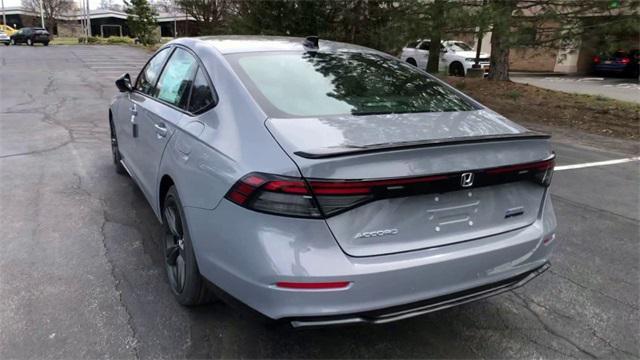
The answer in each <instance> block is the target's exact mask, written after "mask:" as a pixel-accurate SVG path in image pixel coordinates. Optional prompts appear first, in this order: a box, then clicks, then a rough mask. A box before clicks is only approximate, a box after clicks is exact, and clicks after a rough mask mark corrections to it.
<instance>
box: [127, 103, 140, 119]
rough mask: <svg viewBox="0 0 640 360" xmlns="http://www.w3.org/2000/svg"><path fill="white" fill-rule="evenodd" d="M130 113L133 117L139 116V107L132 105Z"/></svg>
mask: <svg viewBox="0 0 640 360" xmlns="http://www.w3.org/2000/svg"><path fill="white" fill-rule="evenodd" d="M129 111H130V112H131V116H136V115H138V107H137V106H136V104H133V105H131V107H130V108H129Z"/></svg>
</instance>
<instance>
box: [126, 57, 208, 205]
mask: <svg viewBox="0 0 640 360" xmlns="http://www.w3.org/2000/svg"><path fill="white" fill-rule="evenodd" d="M197 68H198V62H197V61H196V59H195V57H194V56H193V55H192V54H191V53H190V52H189V51H188V50H186V49H184V48H182V47H177V48H176V49H175V50H174V51H173V53H172V54H171V56H170V57H169V60H168V61H167V62H166V64H165V66H164V68H163V70H162V73H161V74H160V77H159V79H158V81H157V83H156V86H155V87H154V89H153V91H152V94H151V96H148V95H139V96H136V97H132V100H133V103H134V105H135V106H136V108H137V112H138V114H137V116H136V123H137V125H138V138H137V139H136V151H135V152H134V153H133V154H132V161H133V162H134V163H135V166H136V172H137V176H138V180H139V182H140V186H141V187H142V188H143V190H144V192H145V193H146V194H147V196H148V198H149V200H150V201H153V198H154V195H155V189H156V181H157V172H158V167H159V166H160V160H161V159H162V153H163V152H164V148H165V146H166V145H167V143H168V141H169V139H170V138H171V136H172V135H173V134H174V132H175V130H176V128H177V127H178V126H180V123H181V121H182V120H183V118H184V117H186V116H187V115H186V111H187V105H188V100H189V95H190V93H191V85H192V83H193V78H194V76H195V73H196V70H197Z"/></svg>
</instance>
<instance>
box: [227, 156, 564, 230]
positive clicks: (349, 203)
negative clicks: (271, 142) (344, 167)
mask: <svg viewBox="0 0 640 360" xmlns="http://www.w3.org/2000/svg"><path fill="white" fill-rule="evenodd" d="M554 165H555V162H554V158H553V157H552V158H549V159H546V160H543V161H536V162H532V163H525V164H517V165H509V166H502V167H496V168H489V169H480V170H471V171H464V172H455V173H446V174H438V175H430V176H419V177H410V178H395V179H380V180H333V179H308V180H304V179H300V178H294V177H286V176H279V175H269V174H263V173H251V174H248V175H246V176H244V177H243V178H242V179H240V180H238V182H236V183H235V184H234V185H233V186H232V187H231V189H230V190H229V191H228V192H227V194H226V195H225V198H227V199H228V200H230V201H233V202H234V203H236V204H238V205H240V206H243V207H245V208H248V209H252V210H256V211H261V212H265V213H270V214H276V215H284V216H296V217H305V218H325V217H330V216H333V215H337V214H339V213H341V212H344V211H347V210H349V209H352V208H354V207H357V206H360V205H363V204H365V203H368V202H371V201H375V200H379V199H384V198H394V197H405V196H411V195H419V194H430V193H446V192H450V191H457V190H460V189H463V188H469V187H474V188H475V187H483V186H492V185H499V184H503V183H509V182H515V181H533V182H535V183H538V184H540V185H543V186H549V185H550V184H551V178H552V176H553V167H554ZM469 173H472V174H473V176H472V177H471V185H469V183H468V181H469V176H468V174H469ZM465 175H466V180H467V181H462V178H463V176H465Z"/></svg>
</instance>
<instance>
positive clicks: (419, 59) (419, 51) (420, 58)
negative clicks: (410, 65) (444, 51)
mask: <svg viewBox="0 0 640 360" xmlns="http://www.w3.org/2000/svg"><path fill="white" fill-rule="evenodd" d="M429 46H431V42H430V41H423V42H421V43H420V44H418V47H417V48H416V63H417V66H418V68H420V69H422V70H425V69H426V68H427V63H428V62H429Z"/></svg>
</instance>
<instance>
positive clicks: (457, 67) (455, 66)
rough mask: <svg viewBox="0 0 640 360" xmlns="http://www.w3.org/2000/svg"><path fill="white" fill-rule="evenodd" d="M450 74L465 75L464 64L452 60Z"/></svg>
mask: <svg viewBox="0 0 640 360" xmlns="http://www.w3.org/2000/svg"><path fill="white" fill-rule="evenodd" d="M449 75H451V76H463V77H464V66H462V64H461V63H459V62H457V61H454V62H452V63H451V65H449Z"/></svg>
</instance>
